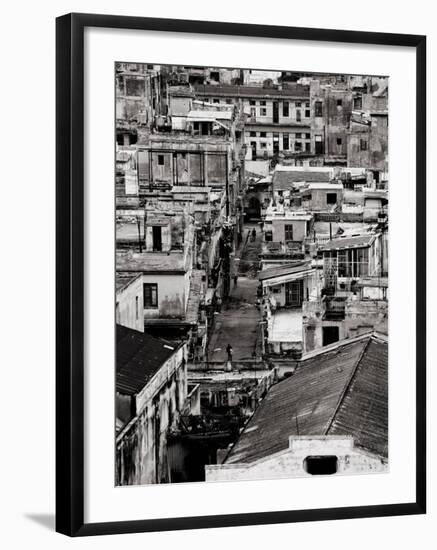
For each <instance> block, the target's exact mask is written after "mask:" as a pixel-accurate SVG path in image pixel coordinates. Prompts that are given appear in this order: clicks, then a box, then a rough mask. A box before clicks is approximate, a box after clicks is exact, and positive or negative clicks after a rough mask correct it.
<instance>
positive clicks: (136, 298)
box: [135, 296, 138, 321]
mask: <svg viewBox="0 0 437 550" xmlns="http://www.w3.org/2000/svg"><path fill="white" fill-rule="evenodd" d="M135 319H136V320H137V321H138V296H135Z"/></svg>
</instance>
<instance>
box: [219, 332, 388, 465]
mask: <svg viewBox="0 0 437 550" xmlns="http://www.w3.org/2000/svg"><path fill="white" fill-rule="evenodd" d="M387 370H388V361H387V343H386V342H385V341H383V340H379V339H378V338H376V337H375V336H366V337H361V338H357V339H355V340H354V341H352V342H349V343H341V344H339V345H336V346H334V347H333V346H330V349H329V350H326V351H322V352H321V353H315V354H314V355H312V356H311V357H309V358H307V359H303V360H302V361H301V362H300V363H299V366H298V367H297V369H296V371H295V373H294V374H293V376H291V377H290V378H287V379H286V380H284V381H282V382H279V383H278V384H275V385H274V386H272V387H271V388H270V390H269V392H268V393H267V395H266V397H265V398H264V400H263V402H262V403H261V404H260V406H259V407H258V409H257V410H256V411H255V413H254V415H253V416H252V418H251V419H250V420H249V422H248V424H247V425H246V428H245V429H244V431H243V433H242V434H241V436H240V438H239V439H238V441H237V442H236V444H235V445H234V447H233V448H232V449H231V451H230V453H229V455H228V456H227V458H226V460H225V463H226V464H236V463H250V462H254V461H256V460H259V459H261V458H264V457H267V456H269V455H271V454H273V453H276V452H279V451H283V450H285V449H287V448H288V446H289V437H290V436H293V435H320V436H321V435H327V434H329V435H331V434H332V435H334V434H342V435H351V436H353V437H354V439H355V438H356V444H357V445H358V446H360V447H362V448H363V449H365V450H367V451H369V452H372V453H375V454H378V455H379V456H382V457H387V442H388V440H387V437H388V436H387V432H388V429H387V424H388V420H387Z"/></svg>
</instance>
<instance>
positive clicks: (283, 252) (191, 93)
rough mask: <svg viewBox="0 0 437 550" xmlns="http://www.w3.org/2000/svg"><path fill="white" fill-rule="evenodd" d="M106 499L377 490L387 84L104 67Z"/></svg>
mask: <svg viewBox="0 0 437 550" xmlns="http://www.w3.org/2000/svg"><path fill="white" fill-rule="evenodd" d="M114 80H115V99H116V101H115V103H116V113H115V156H116V159H115V162H116V173H115V197H116V198H115V235H116V251H115V262H116V288H115V317H116V327H115V330H116V373H115V375H116V395H115V401H116V406H115V409H116V418H115V433H116V435H115V453H116V460H115V463H116V472H115V484H116V485H117V486H124V485H147V484H161V483H181V482H197V481H243V480H271V479H277V478H293V477H311V476H323V475H330V476H333V475H336V476H338V475H356V474H384V473H385V472H387V471H388V470H389V456H388V312H389V284H388V280H389V279H388V271H389V267H388V243H389V227H388V197H389V160H388V159H389V156H388V151H389V147H388V124H389V111H388V97H389V78H388V77H386V76H384V75H352V74H326V73H324V74H315V73H311V72H308V73H305V72H293V71H269V70H255V69H252V70H251V69H240V68H220V67H198V66H170V65H156V64H153V63H123V62H117V63H116V64H115V73H114Z"/></svg>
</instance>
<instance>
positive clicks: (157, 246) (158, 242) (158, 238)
mask: <svg viewBox="0 0 437 550" xmlns="http://www.w3.org/2000/svg"><path fill="white" fill-rule="evenodd" d="M161 229H162V228H161V226H160V225H154V226H153V228H152V231H153V251H154V252H161V251H162V232H161Z"/></svg>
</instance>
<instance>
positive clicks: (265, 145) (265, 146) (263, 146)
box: [260, 141, 267, 149]
mask: <svg viewBox="0 0 437 550" xmlns="http://www.w3.org/2000/svg"><path fill="white" fill-rule="evenodd" d="M260 147H261V149H267V143H265V142H264V141H262V142H261V143H260Z"/></svg>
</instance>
